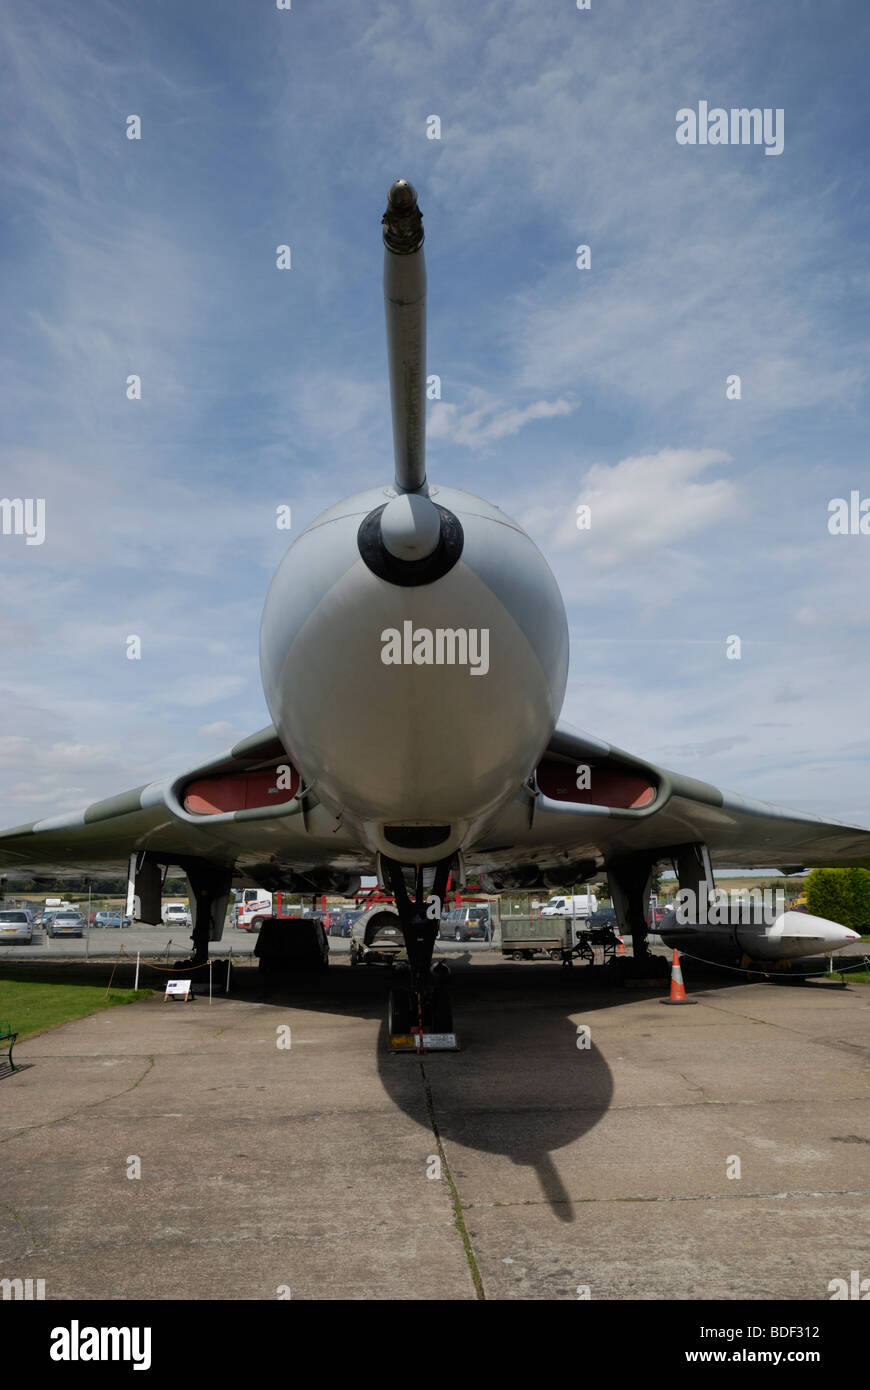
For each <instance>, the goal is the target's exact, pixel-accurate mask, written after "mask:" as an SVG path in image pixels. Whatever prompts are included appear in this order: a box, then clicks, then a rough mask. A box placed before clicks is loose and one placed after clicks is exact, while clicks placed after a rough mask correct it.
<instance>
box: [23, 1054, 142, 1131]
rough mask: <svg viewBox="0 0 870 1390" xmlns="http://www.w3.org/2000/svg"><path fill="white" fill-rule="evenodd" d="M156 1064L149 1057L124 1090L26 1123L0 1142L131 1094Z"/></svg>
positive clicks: (61, 1121)
mask: <svg viewBox="0 0 870 1390" xmlns="http://www.w3.org/2000/svg"><path fill="white" fill-rule="evenodd" d="M154 1065H155V1059H154V1057H149V1058H148V1065H147V1067H146V1068H145V1070H144V1071H143V1073H142V1075H141V1076H139V1077H137V1078H136V1080H135V1081H134V1082H133V1084H132V1086H125V1087H124V1089H123V1090H122V1091H115V1092H113V1094H112V1095H110V1096H101V1097H100V1099H99V1100H91V1101H88V1103H87V1105H80V1106H77V1107H76V1109H75V1110H70V1111H69V1112H68V1114H66V1115H58V1116H56V1117H55V1119H53V1120H40V1121H39V1123H38V1124H35V1125H24V1127H23V1128H22V1129H16V1130H13V1132H12V1133H11V1134H7V1135H5V1137H4V1138H2V1139H0V1143H2V1144H8V1143H9V1140H10V1139H17V1138H19V1136H20V1135H22V1134H30V1133H32V1131H33V1130H35V1129H48V1128H50V1126H51V1125H61V1124H63V1122H64V1120H71V1119H73V1118H74V1117H75V1116H76V1115H80V1114H81V1113H82V1111H83V1110H93V1109H94V1108H95V1107H96V1106H97V1105H105V1104H106V1103H107V1102H108V1101H110V1100H118V1099H119V1097H120V1096H126V1095H129V1094H130V1092H131V1091H135V1089H136V1087H137V1086H139V1085H141V1083H142V1082H143V1081H144V1080H145V1078H146V1076H147V1075H148V1073H149V1072H150V1071H151V1070H152V1068H153V1067H154Z"/></svg>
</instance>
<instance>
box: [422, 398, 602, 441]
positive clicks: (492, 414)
mask: <svg viewBox="0 0 870 1390" xmlns="http://www.w3.org/2000/svg"><path fill="white" fill-rule="evenodd" d="M472 394H475V393H472ZM476 394H478V395H479V394H480V393H476ZM576 409H577V404H576V403H575V402H573V401H570V400H567V399H565V398H564V397H561V396H560V397H559V399H558V400H555V401H543V400H542V401H533V402H532V403H531V404H530V405H527V406H523V407H521V408H520V407H517V406H509V405H506V404H505V403H504V402H503V401H492V400H490V401H487V403H486V404H485V405H479V406H476V407H472V408H471V409H467V410H462V409H460V407H459V406H458V405H456V404H455V403H454V402H449V401H435V402H433V404H432V406H431V410H430V415H429V420H428V425H427V437H428V438H429V439H431V440H433V441H435V442H436V443H440V442H445V443H450V444H464V445H467V446H468V447H469V448H471V449H482V448H486V446H487V445H489V444H493V443H495V441H496V440H497V439H505V438H507V437H508V436H509V435H514V434H519V432H520V430H521V429H523V428H524V427H525V426H526V425H528V424H531V423H533V422H534V421H535V420H552V419H554V418H556V417H558V416H561V415H570V414H571V413H572V412H573V411H575V410H576Z"/></svg>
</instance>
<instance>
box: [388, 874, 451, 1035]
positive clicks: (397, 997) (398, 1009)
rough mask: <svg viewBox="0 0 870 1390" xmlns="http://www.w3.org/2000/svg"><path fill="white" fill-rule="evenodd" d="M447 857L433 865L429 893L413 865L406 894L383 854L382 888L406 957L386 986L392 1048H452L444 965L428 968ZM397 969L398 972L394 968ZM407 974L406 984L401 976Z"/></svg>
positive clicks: (402, 880) (400, 878) (399, 876)
mask: <svg viewBox="0 0 870 1390" xmlns="http://www.w3.org/2000/svg"><path fill="white" fill-rule="evenodd" d="M451 864H452V857H451V858H450V859H445V860H443V861H442V862H440V863H438V864H436V865H435V876H434V880H433V883H432V887H431V890H430V892H429V893H428V894H427V893H426V891H425V889H424V886H423V870H422V868H419V867H418V868H417V870H416V874H415V884H414V896H413V897H411V896H410V894H409V892H408V886H407V884H406V882H405V876H404V872H403V866H402V865H401V864H397V863H396V862H395V861H394V860H392V859H387V858H382V859H381V865H382V870H383V875H384V879H385V882H386V886H387V888H388V889H389V891H390V892H391V893H392V895H393V899H394V901H395V904H396V911H397V912H398V914H399V925H400V926H401V928H402V935H403V937H404V940H405V950H406V952H407V956H408V966H407V971H403V972H401V974H399V978H398V979H397V981H396V983H395V984H394V985H393V987H392V989H391V990H390V999H389V1006H388V1011H387V1033H388V1035H389V1047H390V1050H391V1051H392V1052H434V1051H449V1052H452V1051H455V1050H456V1048H457V1042H456V1034H455V1033H454V1031H453V1009H452V1006H451V1003H450V995H449V992H448V989H447V978H448V976H449V974H450V972H449V970H448V968H447V966H446V965H444V964H443V963H440V962H439V964H438V965H436V966H435V968H434V969H433V968H432V952H433V951H434V949H435V940H436V937H437V935H438V928H439V924H440V921H441V909H442V906H443V903H444V895H445V893H446V891H447V879H448V875H449V873H450V868H451ZM397 973H398V972H397ZM402 974H404V975H406V976H407V983H405V982H404V981H402V979H401V975H402Z"/></svg>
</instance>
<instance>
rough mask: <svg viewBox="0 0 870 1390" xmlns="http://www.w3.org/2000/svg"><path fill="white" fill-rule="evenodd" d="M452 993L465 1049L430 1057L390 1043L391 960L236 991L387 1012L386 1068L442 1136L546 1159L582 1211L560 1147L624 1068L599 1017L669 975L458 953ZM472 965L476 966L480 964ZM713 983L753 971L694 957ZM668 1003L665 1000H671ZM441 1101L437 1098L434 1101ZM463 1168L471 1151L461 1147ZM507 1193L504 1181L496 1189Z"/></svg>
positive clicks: (595, 1113) (512, 1155)
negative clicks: (614, 980) (653, 978)
mask: <svg viewBox="0 0 870 1390" xmlns="http://www.w3.org/2000/svg"><path fill="white" fill-rule="evenodd" d="M447 959H448V960H449V963H450V965H451V968H452V971H451V980H450V988H451V997H452V1000H453V1007H454V1021H455V1027H456V1032H457V1036H458V1038H459V1043H460V1048H461V1050H460V1051H459V1052H457V1053H429V1054H427V1055H425V1056H424V1057H422V1058H415V1057H414V1056H411V1055H403V1054H395V1053H390V1052H389V1051H388V1050H387V1038H386V1021H385V1012H386V999H387V993H388V990H389V987H390V979H391V971H390V970H389V969H388V968H386V967H376V966H373V967H367V968H358V969H347V968H341V967H339V968H338V969H332V970H329V971H326V972H324V973H322V974H320V975H316V976H313V977H312V976H309V977H307V978H305V977H296V978H295V979H293V980H292V981H290V980H287V979H286V978H285V979H283V980H282V979H281V977H280V976H275V977H272V978H270V977H266V978H265V980H264V978H263V977H262V976H260V975H259V973H257V974H255V972H253V971H250V972H245V973H246V974H247V976H248V978H247V980H245V981H244V982H242V980H240V979H239V978H238V972H237V977H236V981H235V983H234V988H233V992H234V994H235V995H236V997H239V993H240V992H244V993H248V994H249V995H250V994H253V993H254V992H256V994H257V1000H258V1002H259V1003H271V1004H275V1005H276V1006H280V1007H288V1006H290V1007H294V1006H295V1007H301V1008H305V1009H316V1010H318V1011H323V1012H327V1013H336V1014H341V1015H345V1016H346V1015H348V1014H355V1015H356V1016H358V1017H367V1018H372V1017H374V1018H379V1019H381V1020H382V1026H381V1030H380V1033H379V1038H378V1070H379V1075H380V1078H381V1081H382V1083H383V1086H384V1089H385V1091H386V1092H387V1094H388V1095H389V1096H390V1097H391V1099H392V1100H393V1101H394V1102H395V1104H396V1105H397V1106H399V1108H400V1109H402V1110H403V1111H404V1112H405V1113H406V1114H407V1115H408V1116H409V1117H410V1118H411V1119H413V1120H414V1121H416V1122H417V1123H418V1124H419V1125H421V1127H423V1128H425V1129H427V1130H429V1131H430V1132H431V1127H432V1119H433V1117H434V1121H435V1124H436V1125H437V1129H438V1133H439V1136H440V1138H441V1139H442V1141H446V1142H448V1143H453V1144H456V1145H459V1146H460V1148H461V1149H465V1150H474V1151H476V1152H478V1153H490V1154H500V1155H503V1156H505V1157H507V1158H509V1159H510V1160H511V1162H512V1163H514V1164H516V1165H517V1166H519V1167H529V1168H531V1169H533V1170H534V1171H535V1173H536V1174H537V1178H538V1181H539V1184H540V1189H541V1193H542V1195H543V1197H544V1199H545V1200H546V1201H547V1203H548V1204H549V1206H550V1208H551V1210H552V1212H553V1213H554V1215H556V1216H557V1217H558V1219H559V1220H561V1221H565V1222H571V1221H573V1220H574V1219H575V1213H574V1204H573V1202H572V1198H571V1195H570V1194H569V1193H568V1191H567V1190H566V1188H565V1185H564V1183H563V1181H562V1178H561V1176H560V1174H559V1169H558V1164H557V1161H556V1158H555V1155H557V1154H558V1152H559V1150H560V1149H563V1148H564V1147H566V1146H567V1145H569V1144H571V1143H574V1142H575V1141H576V1140H578V1139H580V1138H582V1137H583V1135H584V1134H587V1133H588V1132H589V1131H590V1130H591V1129H593V1128H594V1126H595V1125H596V1124H598V1122H599V1120H601V1119H602V1118H603V1116H604V1115H605V1114H606V1113H607V1110H608V1108H609V1106H610V1104H611V1101H612V1098H613V1077H612V1073H611V1071H610V1068H609V1066H608V1064H607V1062H606V1060H605V1058H604V1057H603V1055H602V1053H601V1052H600V1050H599V1049H598V1048H597V1047H596V1045H595V1023H594V1017H595V1014H596V1013H597V1012H599V1011H600V1010H602V1009H610V1008H615V1007H619V1006H620V1005H624V1004H628V1003H630V1002H632V1001H636V1000H638V999H639V998H643V997H646V998H648V999H649V998H652V999H656V998H666V997H667V985H666V982H663V984H662V988H661V989H660V990H655V989H654V990H652V991H646V992H645V995H642V994H639V993H637V992H634V991H629V990H625V989H623V988H614V987H609V986H608V985H607V983H606V977H604V975H603V974H602V973H601V972H600V971H595V972H593V971H590V970H587V969H586V968H585V967H579V968H574V969H573V970H570V971H569V970H563V969H562V968H561V967H560V966H556V965H552V964H550V963H548V962H543V961H530V962H528V963H525V964H523V965H515V964H511V963H506V962H502V961H499V962H498V963H496V962H495V961H493V962H492V963H490V962H488V961H487V962H486V963H483V962H481V959H480V956H477V958H476V961H475V963H474V964H473V965H472V961H471V957H470V955H469V953H467V952H454V953H451V954H450V955H449V956H448V957H447ZM469 967H470V968H469ZM692 982H694V983H695V985H696V987H697V989H698V991H699V992H702V993H703V994H710V993H711V992H715V991H718V990H721V989H726V988H733V987H734V986H735V985H741V984H744V983H745V982H746V980H745V976H742V975H735V974H733V973H730V972H727V973H723V972H720V971H716V970H715V969H714V970H701V969H699V968H697V967H696V968H695V969H694V970H693V971H692V972H691V977H690V979H689V980H688V984H689V988H690V992H691V984H692ZM663 1012H664V1011H663ZM578 1021H585V1022H587V1023H589V1026H590V1030H591V1038H590V1046H589V1047H588V1048H580V1047H578V1045H577V1044H578ZM430 1106H431V1110H430ZM450 1161H451V1163H454V1162H455V1165H456V1170H457V1171H456V1173H455V1174H454V1176H456V1177H457V1178H458V1179H460V1180H461V1177H462V1156H461V1153H460V1154H459V1155H458V1156H457V1157H455V1158H454V1157H453V1156H450ZM493 1200H494V1201H498V1200H499V1196H498V1192H494V1193H493Z"/></svg>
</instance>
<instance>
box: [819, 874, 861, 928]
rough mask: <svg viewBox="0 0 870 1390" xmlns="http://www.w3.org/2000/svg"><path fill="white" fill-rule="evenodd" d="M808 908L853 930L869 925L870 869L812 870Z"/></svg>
mask: <svg viewBox="0 0 870 1390" xmlns="http://www.w3.org/2000/svg"><path fill="white" fill-rule="evenodd" d="M806 892H807V910H808V911H809V912H811V913H812V914H813V916H814V917H828V918H830V920H831V921H832V922H841V923H842V924H843V926H844V927H851V928H852V930H853V931H860V932H866V931H867V929H868V926H870V871H868V870H867V869H813V870H812V871H811V872H810V873H809V874H808V875H807V887H806Z"/></svg>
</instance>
